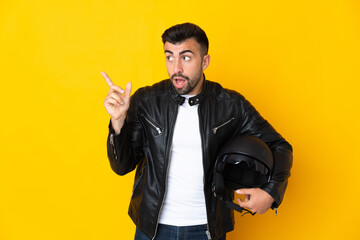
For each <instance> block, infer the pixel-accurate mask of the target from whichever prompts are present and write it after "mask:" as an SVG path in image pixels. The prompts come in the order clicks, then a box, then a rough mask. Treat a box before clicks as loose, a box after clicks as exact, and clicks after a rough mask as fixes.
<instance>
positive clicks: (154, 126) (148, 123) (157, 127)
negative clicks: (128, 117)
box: [140, 113, 162, 136]
mask: <svg viewBox="0 0 360 240" xmlns="http://www.w3.org/2000/svg"><path fill="white" fill-rule="evenodd" d="M140 116H141V117H142V118H143V119H144V120H145V122H146V123H147V125H149V126H150V127H151V128H152V129H153V130H154V131H155V132H156V133H157V135H159V136H160V135H162V130H161V127H160V126H159V125H158V124H156V123H155V122H154V121H152V120H150V119H149V118H148V117H146V116H145V115H144V114H142V113H141V114H140Z"/></svg>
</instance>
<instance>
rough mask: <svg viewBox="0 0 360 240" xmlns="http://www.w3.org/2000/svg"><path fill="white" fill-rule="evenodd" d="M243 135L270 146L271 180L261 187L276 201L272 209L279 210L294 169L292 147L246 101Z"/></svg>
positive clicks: (244, 104) (243, 115) (244, 103)
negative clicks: (250, 136)
mask: <svg viewBox="0 0 360 240" xmlns="http://www.w3.org/2000/svg"><path fill="white" fill-rule="evenodd" d="M241 104H242V119H243V123H242V126H241V134H246V135H253V136H256V137H258V138H260V139H261V140H263V141H264V142H265V143H266V144H268V145H269V147H270V149H271V150H272V152H273V156H274V169H273V172H272V176H271V180H270V182H268V183H267V184H265V185H264V186H262V187H261V189H263V190H264V191H266V192H267V193H269V194H270V195H271V196H272V197H273V198H274V200H275V202H274V203H273V205H272V208H277V207H278V206H279V205H280V204H281V202H282V200H283V197H284V194H285V190H286V187H287V183H288V178H289V177H290V169H291V167H292V162H293V157H292V151H293V150H292V146H291V145H290V144H289V143H288V142H287V141H286V140H285V139H284V138H283V137H282V136H281V135H280V134H279V133H278V132H276V130H275V129H274V128H273V127H272V126H271V125H270V124H269V123H268V122H267V121H266V120H265V119H264V118H263V117H262V116H261V115H260V114H259V113H258V112H257V110H256V109H255V108H254V107H253V106H252V105H251V104H250V102H248V101H247V100H246V99H243V101H242V103H241Z"/></svg>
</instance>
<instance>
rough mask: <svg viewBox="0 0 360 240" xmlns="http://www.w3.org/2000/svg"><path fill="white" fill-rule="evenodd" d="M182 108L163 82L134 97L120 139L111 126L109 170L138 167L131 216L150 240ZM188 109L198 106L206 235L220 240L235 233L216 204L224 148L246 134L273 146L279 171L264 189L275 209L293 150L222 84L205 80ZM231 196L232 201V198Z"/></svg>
mask: <svg viewBox="0 0 360 240" xmlns="http://www.w3.org/2000/svg"><path fill="white" fill-rule="evenodd" d="M183 102H184V98H183V97H181V96H180V95H178V94H177V93H176V92H175V90H174V88H173V86H172V84H171V82H170V80H164V81H161V82H159V83H156V84H154V85H153V86H151V87H144V88H140V89H139V90H137V91H136V92H135V93H134V94H133V96H132V97H131V101H130V108H129V110H128V113H127V119H126V121H125V124H124V126H123V128H122V129H121V132H120V134H118V135H116V134H115V132H114V130H113V129H112V126H111V124H110V125H109V130H110V132H109V137H108V142H107V149H108V157H109V160H110V165H111V167H112V169H113V170H114V172H116V173H117V174H119V175H124V174H126V173H128V172H130V171H132V170H134V169H135V168H136V166H137V169H136V174H135V182H134V187H133V194H132V197H131V202H130V207H129V215H130V217H131V218H132V220H133V221H134V223H135V224H136V226H137V227H138V228H139V229H140V230H141V231H142V232H144V233H145V234H146V235H147V236H148V237H150V238H154V237H155V236H156V231H157V225H158V220H159V216H160V211H161V208H162V204H163V200H164V196H165V193H166V181H167V173H168V166H169V158H170V151H171V144H172V136H173V131H174V125H175V121H176V117H177V112H178V106H179V104H182V103H183ZM189 104H190V105H194V104H199V107H198V113H199V122H200V126H199V127H200V134H201V141H202V152H203V167H204V194H205V201H206V208H207V219H208V230H209V231H210V234H211V238H212V239H213V240H216V239H218V238H220V237H222V236H223V235H224V234H225V233H226V232H229V231H231V230H233V228H234V213H233V211H232V210H230V209H229V208H228V207H226V206H225V204H224V203H223V201H221V200H218V199H217V198H215V197H214V195H213V193H212V189H211V186H212V177H213V167H214V164H215V160H216V155H217V152H218V150H219V148H220V147H221V146H222V144H223V143H224V142H225V141H226V140H227V139H229V138H231V137H232V136H234V135H236V134H248V135H254V136H256V137H259V138H261V139H262V140H263V141H264V142H266V143H267V144H268V145H269V146H270V148H271V149H272V151H273V154H274V159H275V166H274V171H273V175H272V179H271V181H270V182H269V183H268V184H266V185H265V186H263V187H262V189H263V190H265V191H266V192H268V193H269V194H270V195H271V196H272V197H273V198H274V199H275V202H274V204H273V206H272V207H273V208H276V207H277V206H279V204H280V203H281V201H282V198H283V195H284V192H285V189H286V186H287V179H288V177H289V176H290V169H291V166H292V147H291V145H290V144H289V143H288V142H286V141H285V140H284V138H282V137H281V136H280V134H278V133H277V132H276V131H275V130H274V129H273V128H272V126H271V125H270V124H269V123H268V122H267V121H266V120H264V119H263V118H262V117H261V116H260V115H259V113H258V112H257V111H256V110H255V108H254V107H253V106H252V105H251V104H250V103H249V102H248V101H247V100H246V99H245V98H244V97H243V96H242V95H240V94H239V93H237V92H235V91H232V90H227V89H224V88H222V87H221V86H220V85H219V84H218V83H215V82H210V81H208V80H205V81H204V86H203V89H202V92H201V93H200V94H199V95H197V96H194V97H192V98H190V99H189ZM189 167H191V166H189ZM184 176H186V172H184ZM228 194H230V195H229V196H230V197H233V193H232V192H230V193H228Z"/></svg>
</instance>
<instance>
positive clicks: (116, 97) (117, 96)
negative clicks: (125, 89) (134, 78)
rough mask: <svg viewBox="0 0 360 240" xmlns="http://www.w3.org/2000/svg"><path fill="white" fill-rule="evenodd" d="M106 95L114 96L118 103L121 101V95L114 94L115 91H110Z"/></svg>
mask: <svg viewBox="0 0 360 240" xmlns="http://www.w3.org/2000/svg"><path fill="white" fill-rule="evenodd" d="M107 97H110V98H114V99H115V100H116V101H118V102H119V103H120V102H122V101H123V100H122V98H121V97H122V95H119V94H116V93H115V92H110V93H109V94H108V95H107Z"/></svg>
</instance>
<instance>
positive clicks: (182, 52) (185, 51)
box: [165, 50, 195, 55]
mask: <svg viewBox="0 0 360 240" xmlns="http://www.w3.org/2000/svg"><path fill="white" fill-rule="evenodd" d="M187 52H189V53H192V54H194V52H193V51H191V50H184V51H181V52H180V54H179V55H182V54H184V53H187ZM165 53H170V54H174V53H173V52H172V51H170V50H165ZM194 55H195V54H194Z"/></svg>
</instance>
